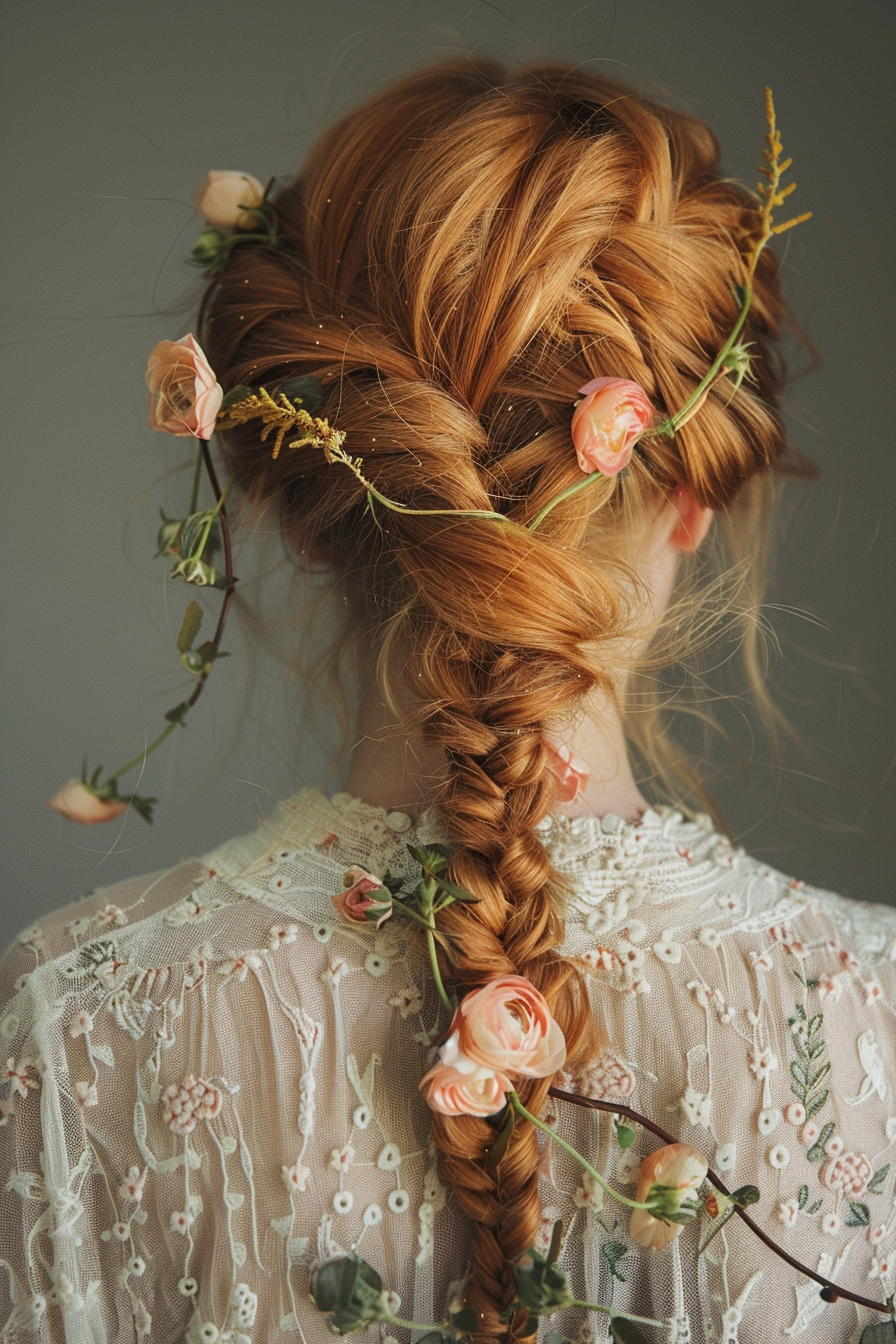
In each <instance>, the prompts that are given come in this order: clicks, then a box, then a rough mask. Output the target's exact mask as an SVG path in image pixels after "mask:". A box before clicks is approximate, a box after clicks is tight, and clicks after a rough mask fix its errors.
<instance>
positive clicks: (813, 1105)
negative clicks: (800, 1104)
mask: <svg viewBox="0 0 896 1344" xmlns="http://www.w3.org/2000/svg"><path fill="white" fill-rule="evenodd" d="M827 1099H828V1089H827V1088H825V1090H824V1091H823V1092H819V1094H818V1096H817V1097H813V1098H812V1100H811V1101H807V1102H806V1119H807V1120H811V1119H812V1117H813V1115H815V1114H816V1113H817V1112H818V1111H820V1110H821V1108H822V1106H823V1105H824V1104H825V1102H826V1101H827ZM813 1161H814V1158H813Z"/></svg>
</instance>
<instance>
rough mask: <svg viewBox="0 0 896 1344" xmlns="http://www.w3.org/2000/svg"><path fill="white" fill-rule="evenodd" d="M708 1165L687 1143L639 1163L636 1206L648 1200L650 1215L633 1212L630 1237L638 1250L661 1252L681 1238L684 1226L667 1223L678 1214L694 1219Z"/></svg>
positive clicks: (670, 1144) (637, 1211)
mask: <svg viewBox="0 0 896 1344" xmlns="http://www.w3.org/2000/svg"><path fill="white" fill-rule="evenodd" d="M707 1168H708V1163H707V1161H706V1158H705V1157H704V1156H703V1154H702V1153H700V1152H698V1151H697V1149H696V1148H692V1147H691V1146H690V1144H687V1143H669V1144H667V1145H666V1146H665V1147H664V1148H659V1149H657V1151H656V1152H655V1153H651V1154H650V1155H649V1156H648V1157H645V1158H644V1160H643V1162H642V1163H641V1174H640V1176H639V1177H638V1189H637V1194H636V1196H635V1198H636V1199H637V1200H638V1201H639V1202H644V1201H647V1200H650V1201H651V1202H652V1203H653V1204H654V1209H653V1211H650V1210H648V1209H633V1210H632V1216H631V1222H630V1224H629V1234H630V1236H631V1238H632V1240H633V1241H636V1242H637V1243H638V1245H639V1246H650V1247H652V1248H653V1249H654V1250H660V1249H661V1248H662V1247H663V1246H668V1244H669V1242H670V1241H674V1240H675V1238H676V1237H677V1236H679V1235H680V1234H681V1232H682V1231H683V1228H684V1224H683V1223H679V1222H670V1221H667V1220H668V1219H669V1218H670V1217H674V1216H680V1215H681V1214H685V1215H687V1214H691V1216H694V1215H696V1213H697V1212H698V1208H699V1201H698V1200H697V1198H696V1192H697V1191H698V1190H699V1188H700V1186H701V1185H702V1184H703V1182H704V1180H705V1179H706V1172H707Z"/></svg>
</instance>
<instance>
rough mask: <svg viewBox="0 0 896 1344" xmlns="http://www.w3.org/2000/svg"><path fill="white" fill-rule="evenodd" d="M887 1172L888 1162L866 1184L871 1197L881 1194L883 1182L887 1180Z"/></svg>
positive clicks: (888, 1169) (888, 1168)
mask: <svg viewBox="0 0 896 1344" xmlns="http://www.w3.org/2000/svg"><path fill="white" fill-rule="evenodd" d="M889 1171H890V1164H889V1162H888V1163H887V1165H886V1166H885V1167H879V1168H878V1170H877V1171H876V1172H875V1173H874V1175H873V1176H872V1177H871V1180H870V1181H869V1182H868V1189H869V1190H870V1191H871V1193H872V1195H882V1194H883V1192H884V1181H885V1180H886V1179H887V1175H888V1174H889Z"/></svg>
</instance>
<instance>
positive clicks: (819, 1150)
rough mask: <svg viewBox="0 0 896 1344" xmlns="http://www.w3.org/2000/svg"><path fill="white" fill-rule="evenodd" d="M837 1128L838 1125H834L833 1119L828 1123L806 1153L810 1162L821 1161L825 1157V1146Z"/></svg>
mask: <svg viewBox="0 0 896 1344" xmlns="http://www.w3.org/2000/svg"><path fill="white" fill-rule="evenodd" d="M835 1128H836V1126H835V1125H834V1122H833V1120H829V1121H828V1123H827V1124H826V1125H825V1127H824V1129H823V1130H822V1131H821V1133H820V1134H819V1136H818V1138H817V1139H816V1141H815V1143H813V1145H812V1147H811V1148H810V1149H809V1151H808V1152H807V1153H806V1157H807V1158H808V1160H809V1161H810V1162H820V1161H821V1159H822V1158H823V1157H824V1146H825V1144H826V1143H827V1141H828V1139H829V1138H830V1137H831V1135H832V1134H833V1132H834V1129H835Z"/></svg>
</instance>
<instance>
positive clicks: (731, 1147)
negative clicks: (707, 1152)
mask: <svg viewBox="0 0 896 1344" xmlns="http://www.w3.org/2000/svg"><path fill="white" fill-rule="evenodd" d="M713 1161H714V1163H715V1165H716V1166H717V1167H718V1169H719V1171H733V1169H734V1164H735V1162H736V1161H737V1144H736V1143H723V1144H720V1145H719V1147H718V1148H717V1149H716V1154H715V1157H714V1159H713Z"/></svg>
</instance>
